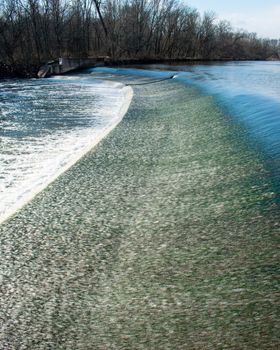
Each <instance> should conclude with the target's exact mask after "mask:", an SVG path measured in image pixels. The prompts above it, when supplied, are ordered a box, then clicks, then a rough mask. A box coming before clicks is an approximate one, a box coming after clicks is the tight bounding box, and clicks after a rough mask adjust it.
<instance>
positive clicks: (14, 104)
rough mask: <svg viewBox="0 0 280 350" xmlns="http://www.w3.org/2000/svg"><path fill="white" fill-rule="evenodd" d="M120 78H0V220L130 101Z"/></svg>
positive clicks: (104, 130) (90, 144)
mask: <svg viewBox="0 0 280 350" xmlns="http://www.w3.org/2000/svg"><path fill="white" fill-rule="evenodd" d="M130 99H131V96H130V95H129V93H128V88H124V86H123V85H122V84H119V83H113V82H107V83H106V82H103V81H101V80H98V79H90V77H89V78H88V79H86V78H85V77H79V76H76V77H75V76H74V77H59V78H52V79H48V80H29V81H26V80H19V81H15V80H10V81H9V80H8V81H4V82H1V83H0V221H1V220H3V219H4V218H6V217H7V216H8V215H9V214H11V213H13V212H14V211H15V210H16V209H17V208H18V207H20V205H22V204H24V203H26V202H27V200H29V199H30V198H32V197H33V196H34V194H35V193H38V192H39V191H40V190H42V189H43V188H44V187H45V186H46V185H47V184H49V183H50V182H51V181H52V180H53V179H54V178H56V177H57V176H58V175H59V174H61V173H62V172H63V171H64V170H65V169H66V168H68V167H69V166H71V165H72V164H73V163H74V162H76V161H77V160H78V159H79V158H80V157H81V156H82V155H83V154H84V153H85V152H86V151H88V150H89V149H91V148H92V147H93V146H94V145H95V144H96V143H97V142H98V141H99V140H100V139H101V138H102V137H103V136H104V135H105V134H106V133H108V131H110V130H111V129H112V128H113V127H114V126H115V125H116V124H117V123H118V122H119V121H120V119H121V118H122V116H123V114H124V112H125V110H126V109H127V107H128V105H129V103H130Z"/></svg>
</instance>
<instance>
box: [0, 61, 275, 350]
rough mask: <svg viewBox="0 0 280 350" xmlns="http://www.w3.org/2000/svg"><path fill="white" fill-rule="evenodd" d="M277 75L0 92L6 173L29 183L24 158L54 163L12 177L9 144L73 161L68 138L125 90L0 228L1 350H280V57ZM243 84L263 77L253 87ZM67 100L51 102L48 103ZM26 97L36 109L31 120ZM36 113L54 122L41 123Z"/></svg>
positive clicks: (161, 73)
mask: <svg viewBox="0 0 280 350" xmlns="http://www.w3.org/2000/svg"><path fill="white" fill-rule="evenodd" d="M261 65H263V68H261ZM254 67H255V68H254ZM272 67H274V65H273V64H270V63H242V64H225V65H213V66H197V67H158V66H157V67H151V68H152V69H151V70H139V69H135V68H130V69H108V68H107V69H101V68H100V69H94V70H89V71H87V72H85V73H84V74H79V75H72V76H68V77H65V78H63V79H61V78H59V79H51V80H43V81H32V82H30V81H24V82H4V83H3V84H2V91H3V94H2V96H4V97H5V96H7V97H6V103H8V101H9V102H10V105H9V106H10V107H9V108H6V110H5V108H4V107H2V109H3V110H4V111H5V113H4V114H5V118H6V119H5V118H4V119H5V121H4V122H5V123H7V124H6V125H10V128H8V127H7V128H5V131H3V130H2V133H3V134H2V135H1V136H2V138H3V139H5V137H6V141H5V142H6V143H4V144H3V145H5V147H4V150H5V152H3V159H6V161H5V163H4V164H7V165H5V166H4V169H6V170H5V171H6V172H5V173H4V174H3V175H2V178H3V179H4V180H5V179H6V178H7V173H8V174H16V176H14V178H15V179H17V178H18V177H19V176H20V175H21V173H23V174H24V173H28V171H29V172H30V173H32V176H34V177H33V180H32V181H34V183H35V185H36V179H40V178H41V175H40V173H39V172H38V173H37V172H36V171H34V168H32V167H33V166H34V165H33V163H34V162H33V158H34V159H35V163H36V162H37V158H40V159H42V163H41V166H39V167H42V168H43V169H46V168H48V169H49V167H52V166H53V165H52V161H51V160H50V158H51V157H49V158H48V159H49V162H50V163H47V162H46V163H44V159H45V158H43V157H39V156H38V157H35V156H34V157H33V158H32V160H31V158H24V159H27V160H26V161H25V162H24V163H23V165H21V168H23V171H21V170H20V171H18V172H13V164H16V161H17V162H18V163H17V164H21V163H19V160H20V159H21V156H18V154H17V150H18V149H19V150H20V151H21V153H24V149H25V148H26V149H25V151H26V152H27V153H32V154H33V155H36V154H37V155H38V154H39V155H40V154H41V153H36V152H37V151H36V150H37V149H39V150H40V151H41V152H42V154H46V156H48V155H49V154H53V152H54V155H57V154H58V155H60V154H62V151H63V152H64V151H70V153H73V152H74V153H75V152H76V149H74V148H73V144H74V142H73V140H75V145H80V142H81V141H82V140H83V138H84V137H83V135H88V132H89V134H90V135H91V134H92V132H94V130H96V128H97V130H99V124H100V125H102V126H103V125H104V124H103V123H104V120H103V119H106V120H109V125H112V126H114V125H115V123H112V118H113V120H114V118H115V117H116V118H117V119H118V118H119V115H120V113H117V114H116V116H115V117H113V115H114V113H115V111H116V109H115V107H116V108H117V109H118V108H120V105H119V103H121V104H122V103H123V102H122V101H126V102H127V101H128V97H130V96H131V94H129V93H128V91H127V89H126V88H125V89H123V85H119V83H118V82H121V83H122V84H127V85H131V86H133V89H134V96H133V99H132V103H131V105H130V107H129V109H128V113H127V114H126V115H125V117H124V118H123V119H122V122H121V123H120V124H119V125H118V126H117V127H116V128H114V130H113V131H112V133H110V135H108V136H107V137H106V138H105V139H103V140H102V142H101V143H100V144H99V145H98V147H96V148H95V149H94V150H92V151H89V152H88V153H86V154H85V155H84V156H83V157H82V158H81V159H80V160H79V161H77V162H76V163H75V164H74V165H73V166H72V167H71V168H69V169H68V170H67V171H65V172H64V173H63V174H62V175H61V176H59V177H58V178H57V179H56V181H53V182H52V183H51V184H50V185H49V186H48V187H47V188H46V189H45V190H44V191H42V192H41V193H39V194H38V195H37V196H36V197H35V198H34V199H33V200H32V201H30V202H29V203H28V204H27V205H26V206H25V207H24V208H22V210H19V211H17V212H16V213H15V215H14V216H12V217H11V218H10V219H9V220H7V221H5V222H4V223H2V225H1V226H0V267H1V268H0V281H1V289H0V292H1V297H0V320H1V323H0V326H1V331H0V349H1V350H2V349H22V350H29V349H36V350H45V349H54V350H64V349H77V350H84V349H93V348H94V349H96V350H99V349H100V350H101V349H127V350H130V349H143V350H146V349H165V350H173V349H178V350H185V349H188V350H197V349H209V350H210V349H231V350H235V349H240V350H249V349H250V350H255V349H263V350H267V349H278V348H279V346H280V338H279V334H280V329H279V325H280V323H279V320H280V313H279V290H280V288H279V275H280V274H279V232H280V222H279V178H278V175H279V173H278V171H279V148H278V146H279V143H278V141H277V140H279V139H278V137H276V136H275V135H277V132H278V130H279V114H278V112H277V111H279V109H278V108H279V99H278V90H277V88H276V86H278V85H277V84H279V82H278V83H277V82H275V81H274V80H273V82H271V85H269V84H270V83H269V81H272V77H277V69H278V68H277V67H278V63H276V68H275V71H274V72H272V71H271V69H272V70H273V69H274V68H272ZM159 68H161V70H160V69H159ZM239 69H240V70H241V71H242V70H243V73H242V72H241V71H240V73H238V71H239ZM174 70H176V72H175V73H174ZM231 70H233V71H235V72H236V73H230V71H231ZM255 70H256V71H259V79H258V78H257V76H258V74H253V72H254V71H255ZM218 71H220V73H219V74H218ZM263 71H266V73H265V74H264V75H262V73H261V72H263ZM210 72H211V73H210ZM215 72H216V73H215ZM174 75H175V77H174ZM215 75H217V79H215ZM252 75H253V76H254V78H253V77H252ZM266 75H269V76H270V77H271V78H269V79H266V80H265V81H266V83H264V82H262V80H264V78H261V76H266ZM244 76H246V77H247V79H246V81H243V80H245V79H243V77H244ZM170 77H172V79H166V78H170ZM218 77H219V79H218ZM98 79H101V80H102V81H103V82H101V81H100V80H98ZM104 79H105V80H106V81H110V82H107V83H105V82H104ZM250 79H255V80H259V81H258V83H257V82H256V81H255V82H254V84H253V83H252V86H251V88H250V83H249V80H250ZM236 80H238V81H239V82H236ZM99 81H100V83H98V82H99ZM234 82H236V83H234ZM5 84H7V85H6V86H9V84H10V85H11V87H9V88H7V89H6V90H5ZM13 84H15V86H17V84H19V85H20V87H17V88H16V89H15V91H14V92H13ZM96 84H99V85H98V86H96ZM104 84H105V85H104ZM265 84H266V85H269V86H270V87H266V88H265V89H264V90H263V93H262V90H261V86H262V85H265ZM28 86H29V87H30V90H31V91H29V92H28V93H27V91H28ZM234 86H235V89H236V92H233V91H234ZM98 87H99V88H100V90H98ZM17 91H19V93H18V92H17ZM22 91H24V93H23V95H24V97H21V94H22ZM37 91H38V92H37ZM43 91H44V93H43ZM78 91H79V92H78ZM241 91H242V92H241ZM52 92H53V93H52ZM13 93H15V94H16V98H15V99H14V100H13ZM29 93H30V94H31V96H35V95H36V93H37V95H36V97H37V99H36V100H32V99H29V100H28V97H26V96H25V95H26V94H27V95H28V94H29ZM127 93H128V95H127ZM231 93H232V94H234V95H233V96H232V98H231V97H230V94H231ZM9 94H10V95H9ZM34 94H35V95H34ZM61 94H62V96H63V99H62V100H61V99H55V103H53V104H52V101H51V99H49V97H48V96H49V95H51V96H53V95H55V96H59V95H61ZM260 95H261V97H260ZM268 95H269V97H268ZM40 96H41V97H40ZM120 96H124V97H123V99H122V98H120ZM127 96H128V97H127ZM223 96H224V98H223ZM236 99H237V100H238V101H239V103H238V106H236V103H237V101H236ZM245 100H246V101H247V102H246V103H241V101H245ZM264 100H265V101H266V104H263V103H261V102H262V101H264ZM21 101H22V102H21ZM36 101H39V102H40V103H38V108H39V111H40V113H36V112H35V113H32V111H33V110H34V106H33V103H35V104H36ZM256 101H259V104H257V103H256ZM29 103H31V105H29ZM60 103H61V104H62V105H60ZM20 104H22V106H23V107H24V109H22V110H24V111H25V113H22V112H20V111H19V109H20V108H21V107H18V106H19V105H20ZM3 105H4V102H3ZM124 105H126V103H124ZM7 106H8V104H7ZM36 106H37V105H36ZM65 106H67V108H66V107H65ZM113 106H114V107H113ZM70 107H71V108H70ZM13 108H18V113H14V115H13V113H12V111H13ZM104 108H106V113H105V114H103V113H104ZM239 109H240V113H239V112H238V111H239ZM256 109H257V110H258V112H256V113H254V111H255V110H256ZM9 111H10V112H11V114H10V115H9V113H8V112H9ZM55 111H59V113H58V114H57V115H56V112H55ZM107 111H108V113H107ZM44 116H45V117H46V119H47V117H50V120H49V122H47V121H46V120H44V118H43V120H42V122H41V123H40V118H42V117H44ZM105 116H106V118H105ZM277 116H278V117H277ZM17 118H18V120H19V121H20V123H18V124H17V123H16V121H17ZM34 118H35V119H36V122H34V124H35V125H33V126H32V121H33V119H34ZM68 118H69V123H70V124H67V123H66V119H67V120H68ZM107 118H109V119H107ZM72 119H73V120H72ZM255 119H256V120H255ZM23 120H24V121H23ZM118 120H119V119H118ZM29 123H30V124H29ZM65 123H66V125H65ZM271 123H272V125H273V127H272V126H271ZM13 125H14V129H13ZM20 125H21V127H20ZM30 125H31V126H32V127H31V126H30ZM33 129H35V132H34V133H32V130H33ZM53 129H55V131H54V130H53ZM9 130H10V131H9ZM13 130H14V131H17V132H18V133H19V134H18V135H17V134H16V133H15V134H13ZM26 130H29V133H30V135H32V136H30V135H29V134H28V133H27V132H26ZM75 130H78V131H79V132H78V134H77V138H75V139H74V138H71V140H72V142H66V141H64V140H67V137H68V136H67V135H70V137H72V132H73V133H74V131H75ZM56 131H57V132H58V134H56ZM5 132H7V133H6V136H5V137H4V134H5ZM25 133H26V134H25ZM74 134H75V133H74ZM101 134H102V133H101ZM45 135H46V138H45ZM50 135H51V136H52V135H54V136H53V138H52V139H50V138H49V137H51V136H50ZM75 135H76V134H75ZM278 135H279V134H278ZM58 136H59V137H58ZM28 137H32V138H34V140H33V141H32V142H30V143H29V146H28V147H25V148H24V147H22V148H20V145H21V143H22V144H25V143H24V142H27V141H28V140H29V139H28ZM56 137H57V138H56ZM41 140H43V141H44V140H48V142H45V141H44V142H45V143H44V146H42V147H41V146H40V142H41ZM8 142H11V144H13V143H12V142H15V143H16V144H17V147H15V148H13V147H9V148H8ZM72 143H73V144H72ZM94 143H95V141H93V143H92V140H90V145H92V144H94ZM26 145H27V143H26ZM39 146H40V147H41V148H40V147H39ZM60 146H63V147H60ZM42 149H44V151H42ZM9 150H10V153H11V154H14V156H13V157H14V158H12V157H11V159H10V160H11V161H8V160H9V159H8V158H7V153H8V152H9ZM85 151H86V150H85V149H83V152H81V153H84V152H85ZM44 152H45V153H44ZM79 152H80V150H78V155H77V156H79ZM23 156H24V157H25V153H24V155H23ZM13 159H14V161H15V163H13V162H12V160H13ZM17 159H18V160H17ZM68 159H69V156H66V160H68ZM62 163H63V164H64V161H63V162H62ZM44 164H51V165H50V166H49V165H48V166H46V167H45V166H44ZM59 164H61V162H58V167H57V168H56V169H55V170H54V173H55V172H56V171H58V170H57V169H58V168H60V169H62V171H63V165H62V166H61V165H59ZM1 169H2V168H1ZM9 169H11V170H9ZM26 169H29V170H26ZM44 173H46V172H44ZM5 181H6V182H7V180H5ZM13 181H15V180H13ZM14 183H15V182H14ZM13 186H14V185H13V182H11V185H10V186H7V190H8V191H9V190H10V188H11V189H12V192H11V193H13V188H14V187H13ZM14 192H15V191H14ZM4 193H5V192H4Z"/></svg>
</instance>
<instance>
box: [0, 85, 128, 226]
mask: <svg viewBox="0 0 280 350" xmlns="http://www.w3.org/2000/svg"><path fill="white" fill-rule="evenodd" d="M104 81H105V80H104ZM122 85H123V87H122V90H123V93H124V103H123V104H122V107H121V108H120V110H119V112H118V118H117V119H116V121H115V123H114V124H112V125H110V126H109V127H104V128H103V129H102V131H101V132H100V133H99V134H98V135H96V137H95V138H94V140H93V142H92V143H91V144H89V145H88V146H87V147H85V148H83V149H81V150H80V151H79V152H77V153H76V154H75V155H74V156H73V157H71V159H70V161H69V162H67V164H65V165H64V166H63V167H61V168H60V169H59V171H58V172H56V174H55V175H54V176H52V177H50V178H48V180H47V181H45V182H43V183H40V184H39V185H38V186H36V187H34V188H33V189H32V190H31V191H28V193H27V194H26V195H25V196H23V198H22V199H20V200H19V201H17V203H15V204H14V205H13V206H11V207H10V208H9V209H8V210H7V211H5V213H4V214H3V215H1V216H0V225H1V224H2V223H3V222H4V221H6V220H8V219H9V218H11V217H12V216H13V215H14V214H15V213H16V212H17V211H18V210H20V209H22V208H23V207H24V206H25V205H26V204H27V203H29V202H30V201H31V200H32V199H33V198H34V197H35V196H36V195H37V194H38V193H40V192H41V191H43V190H44V189H45V188H46V187H47V186H49V185H50V184H51V183H52V182H53V181H55V180H56V179H57V178H58V177H59V176H60V175H62V174H63V173H64V172H65V171H66V170H68V169H69V168H71V167H72V166H73V165H74V164H75V163H76V162H77V161H78V160H79V159H81V158H82V157H83V156H84V155H85V154H86V153H88V152H89V151H90V150H92V149H93V148H94V147H96V146H97V145H98V143H99V142H100V141H101V140H103V139H104V138H105V137H106V136H107V135H108V134H109V133H110V132H111V131H112V130H113V129H114V128H115V127H116V126H117V125H118V124H119V123H120V122H121V120H122V119H123V117H124V116H125V114H126V113H127V111H128V109H129V106H130V104H131V101H132V98H133V89H132V88H131V87H130V86H126V85H124V84H122Z"/></svg>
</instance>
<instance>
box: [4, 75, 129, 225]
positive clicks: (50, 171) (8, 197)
mask: <svg viewBox="0 0 280 350" xmlns="http://www.w3.org/2000/svg"><path fill="white" fill-rule="evenodd" d="M69 80H71V78H69ZM89 89H92V91H93V93H94V94H95V95H96V93H97V90H98V91H99V97H101V96H103V98H99V102H98V104H97V109H96V110H95V111H94V112H93V113H94V114H98V113H99V116H100V117H101V118H102V120H103V121H104V122H103V123H102V125H100V126H98V127H96V126H94V127H92V128H91V127H89V128H76V129H74V130H73V131H71V132H68V133H67V132H62V131H60V132H57V133H55V135H49V136H45V137H43V138H41V139H40V140H39V142H38V140H37V141H36V151H34V149H33V147H34V146H33V144H34V140H32V138H27V139H26V140H23V146H22V148H23V149H24V150H25V151H22V154H20V155H16V154H15V152H13V150H12V149H11V151H10V152H9V153H8V154H6V156H5V157H3V158H2V162H3V164H7V163H8V164H13V165H10V166H9V167H8V168H7V167H6V170H5V171H4V174H0V175H1V176H2V178H3V177H4V178H5V181H4V185H3V183H2V186H1V181H0V196H1V201H0V223H1V222H3V221H4V220H6V219H7V218H9V217H10V216H11V215H12V214H14V213H15V212H16V211H17V210H18V209H20V208H21V207H22V206H24V205H25V204H26V203H27V202H29V201H30V200H31V199H32V198H34V196H35V195H36V194H38V193H39V192H41V191H42V190H43V189H44V188H45V187H46V186H48V185H49V184H50V183H51V182H53V181H54V180H55V179H56V178H57V177H58V176H59V175H61V174H62V173H63V172H65V171H66V170H67V169H69V168H70V167H71V166H72V165H73V164H75V163H76V162H77V161H78V160H79V159H80V158H81V157H82V156H83V155H85V154H86V153H87V152H89V151H90V150H91V149H92V148H93V147H94V146H96V145H97V144H98V143H99V142H100V141H101V140H102V139H103V138H104V137H105V136H106V135H108V134H109V133H110V131H112V130H113V129H114V128H115V127H116V126H117V125H118V123H119V122H120V121H121V120H122V118H123V116H124V115H125V114H126V112H127V110H128V108H129V105H130V103H131V100H132V97H133V90H132V88H131V87H127V86H123V85H122V84H120V83H111V82H106V81H103V82H102V83H100V84H95V85H94V86H92V85H89ZM85 108H86V106H85ZM4 147H5V145H4ZM16 147H17V146H15V149H16ZM15 151H16V150H15ZM33 151H34V152H33ZM26 164H28V166H29V167H26ZM21 167H23V169H24V171H23V174H21ZM2 168H3V167H2Z"/></svg>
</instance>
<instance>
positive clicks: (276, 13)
mask: <svg viewBox="0 0 280 350" xmlns="http://www.w3.org/2000/svg"><path fill="white" fill-rule="evenodd" d="M219 18H220V19H226V20H229V21H230V22H231V24H232V25H233V27H234V28H236V29H241V28H242V29H245V30H247V31H248V32H255V33H257V34H258V36H260V37H264V38H267V37H269V38H272V39H279V38H280V6H276V7H273V8H270V9H267V10H265V11H263V12H261V13H260V12H253V11H252V12H251V13H244V12H243V13H241V12H240V13H239V12H235V13H222V14H219Z"/></svg>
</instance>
